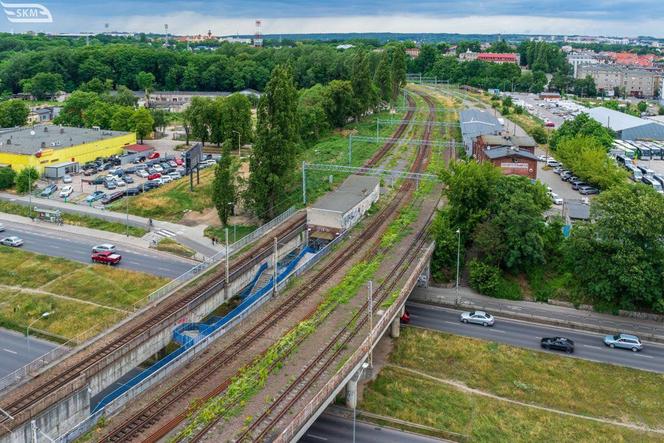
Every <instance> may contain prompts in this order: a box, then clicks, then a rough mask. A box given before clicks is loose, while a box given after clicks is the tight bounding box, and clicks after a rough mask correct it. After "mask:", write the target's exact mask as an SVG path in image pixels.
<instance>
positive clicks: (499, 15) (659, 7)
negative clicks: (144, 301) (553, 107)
mask: <svg viewBox="0 0 664 443" xmlns="http://www.w3.org/2000/svg"><path fill="white" fill-rule="evenodd" d="M5 3H10V2H5ZM15 3H19V2H18V1H16V2H15ZM39 3H41V4H43V5H44V6H46V7H47V8H49V9H50V11H51V12H52V14H53V23H49V24H13V23H10V22H9V21H8V20H7V19H6V18H5V17H0V31H4V32H9V31H11V30H14V31H16V32H25V31H27V30H33V31H37V32H54V33H57V32H103V31H104V30H105V24H106V23H108V25H109V27H108V30H112V31H127V32H154V33H161V32H163V30H164V24H165V23H168V25H169V31H170V32H171V33H173V34H182V35H187V34H198V33H205V32H207V31H208V30H211V31H212V32H213V33H214V34H216V35H221V34H223V35H229V34H235V33H240V34H251V33H253V30H254V20H255V19H262V20H263V22H264V26H263V32H264V33H265V34H279V33H347V32H395V33H412V32H419V33H461V34H470V33H472V34H496V33H503V34H567V35H570V34H579V35H604V36H626V37H636V36H640V35H649V36H653V37H659V38H664V27H662V26H661V24H662V20H664V2H662V1H661V0H623V1H617V0H595V1H591V0H577V1H570V0H563V1H549V0H547V1H542V2H531V1H522V0H511V1H503V2H469V1H467V0H461V1H433V0H423V1H418V2H411V1H406V0H392V1H390V2H385V1H382V0H365V1H362V2H359V1H349V0H335V1H332V0H319V1H313V0H312V1H307V2H305V1H303V0H282V1H279V2H273V1H268V0H260V1H240V0H229V1H214V2H209V1H201V0H193V1H183V0H159V1H156V0H138V1H131V0H110V1H109V0H106V1H100V0H88V1H86V2H81V1H71V0H45V1H42V2H39Z"/></svg>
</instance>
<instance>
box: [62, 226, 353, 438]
mask: <svg viewBox="0 0 664 443" xmlns="http://www.w3.org/2000/svg"><path fill="white" fill-rule="evenodd" d="M347 233H348V231H344V232H342V233H341V234H340V235H339V236H338V237H337V238H336V239H334V240H333V241H332V242H330V243H328V244H327V245H326V246H325V247H324V248H322V249H321V250H320V251H318V253H316V255H314V256H313V257H311V259H310V260H308V261H307V262H306V263H304V264H303V265H300V266H298V263H293V262H296V261H298V259H295V260H293V262H291V265H292V266H291V267H289V266H287V267H286V268H285V271H284V272H283V273H282V274H281V277H280V278H278V279H277V290H280V289H282V288H283V287H284V286H286V285H287V284H288V282H289V281H290V280H291V279H292V278H293V277H296V276H299V275H301V274H302V273H304V272H306V271H307V270H309V269H311V267H312V266H314V265H315V264H316V263H318V262H319V261H320V260H321V259H322V258H323V257H325V256H327V254H329V253H330V251H331V250H332V249H333V248H334V247H335V246H336V245H337V244H339V243H340V242H341V240H342V239H343V238H345V237H346V235H347ZM306 252H308V251H306V250H305V251H303V253H301V254H300V255H299V256H298V257H299V258H301V257H303V256H304V254H305V253H306ZM271 289H272V287H271V284H270V285H267V286H266V287H265V288H262V289H261V290H260V291H258V292H256V294H254V295H252V296H251V297H248V298H247V299H246V300H245V301H244V302H243V303H242V304H240V305H239V306H238V307H236V308H235V309H234V310H233V311H231V312H230V313H229V314H227V315H226V316H225V317H223V318H222V319H220V320H219V321H218V322H217V324H218V325H219V326H217V327H218V329H216V330H213V331H212V332H211V333H210V334H209V335H203V336H200V337H198V338H197V340H194V339H192V338H191V337H187V338H188V339H191V340H192V341H191V342H189V341H188V340H186V341H187V342H189V343H193V344H191V345H190V346H189V347H187V348H181V349H183V351H181V352H180V353H177V355H174V356H173V357H172V358H170V359H168V361H165V362H164V364H161V365H159V367H156V368H155V370H154V371H152V372H150V373H148V374H146V375H143V374H144V373H145V371H144V372H143V373H141V374H139V375H138V376H137V377H139V378H140V379H137V380H136V382H135V383H134V384H133V385H132V380H130V381H129V382H127V384H125V386H127V385H130V386H129V389H127V390H125V391H124V392H122V393H121V394H119V395H115V396H113V393H111V394H109V396H113V398H110V397H109V396H107V397H108V399H106V398H104V399H102V401H101V402H100V403H99V405H98V406H97V408H95V411H94V412H93V414H92V415H90V416H89V417H87V418H86V419H85V420H83V421H82V422H81V423H79V424H78V425H76V426H75V427H74V428H72V429H71V430H69V431H68V432H66V433H65V434H63V435H61V436H60V437H59V438H57V439H56V440H55V441H56V442H57V443H67V442H71V441H73V440H75V439H77V438H79V437H80V436H82V435H83V434H85V433H86V432H88V431H89V430H90V429H92V427H94V426H95V425H96V423H97V421H98V420H99V419H100V418H101V417H103V416H108V417H110V416H111V415H113V414H114V413H115V412H116V411H117V410H119V409H120V408H121V407H122V406H123V405H125V404H126V403H127V402H128V401H130V400H131V399H133V398H135V397H137V396H138V395H140V394H142V393H143V392H145V391H146V390H148V389H150V388H151V387H152V386H154V385H155V384H157V383H158V382H160V381H161V380H163V379H164V378H166V377H167V376H168V375H169V374H171V373H172V372H173V371H174V370H176V369H178V368H180V367H181V366H182V365H183V364H185V363H187V362H189V361H190V359H191V358H192V357H194V356H196V355H197V354H199V353H201V352H202V351H204V350H205V349H206V348H207V346H208V345H209V344H210V343H211V342H212V341H214V340H216V339H217V338H218V337H220V336H221V335H223V334H225V333H226V331H228V330H230V329H232V328H234V327H235V326H236V325H237V324H238V323H240V322H241V321H243V320H244V319H245V318H247V316H249V315H250V314H251V313H252V312H254V311H255V310H256V309H257V308H259V307H260V306H262V305H263V303H265V301H267V300H269V297H266V295H269V294H270V292H271ZM245 303H247V305H245ZM243 305H244V308H243V310H239V311H238V312H236V313H235V314H234V315H233V316H232V317H231V318H229V316H231V314H233V313H234V312H235V311H236V310H238V309H239V308H240V307H242V306H243ZM225 319H227V320H226V321H224V320H225ZM173 354H175V353H173ZM173 354H171V355H173ZM164 360H165V359H164ZM151 369H152V368H151ZM148 371H149V370H148ZM141 375H143V377H141ZM102 403H104V404H102Z"/></svg>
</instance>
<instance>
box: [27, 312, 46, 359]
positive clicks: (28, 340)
mask: <svg viewBox="0 0 664 443" xmlns="http://www.w3.org/2000/svg"><path fill="white" fill-rule="evenodd" d="M51 314H52V312H44V313H43V314H42V315H41V316H40V317H39V318H36V319H34V320H33V321H32V322H31V323H30V324H29V325H28V327H27V328H26V329H25V339H26V340H27V342H28V353H30V327H32V325H34V324H35V323H37V322H38V321H39V320H41V319H42V318H48V316H49V315H51Z"/></svg>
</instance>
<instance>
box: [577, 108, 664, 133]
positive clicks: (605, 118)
mask: <svg viewBox="0 0 664 443" xmlns="http://www.w3.org/2000/svg"><path fill="white" fill-rule="evenodd" d="M588 115H590V117H591V118H593V119H594V120H596V121H598V122H599V123H601V124H602V125H603V126H604V127H606V128H609V129H611V130H613V131H614V132H615V133H616V135H617V137H618V138H619V139H621V140H664V125H662V124H660V123H658V122H656V121H653V120H646V119H644V118H639V117H634V116H633V115H629V114H625V113H623V112H619V111H614V110H613V109H608V108H604V107H599V108H591V109H590V110H588Z"/></svg>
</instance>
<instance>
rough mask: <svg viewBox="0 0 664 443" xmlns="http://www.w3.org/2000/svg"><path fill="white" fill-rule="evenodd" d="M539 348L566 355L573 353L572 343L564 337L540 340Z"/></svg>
mask: <svg viewBox="0 0 664 443" xmlns="http://www.w3.org/2000/svg"><path fill="white" fill-rule="evenodd" d="M540 346H542V348H543V349H555V350H556V351H565V352H567V353H568V354H571V353H572V352H574V342H573V341H572V340H570V339H569V338H565V337H544V338H543V339H542V340H540Z"/></svg>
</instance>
